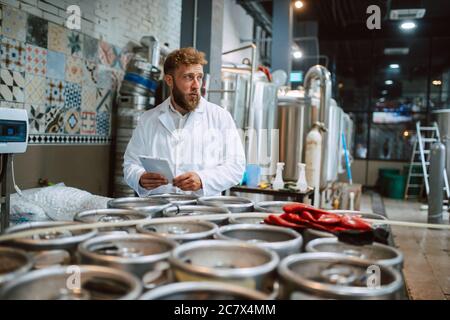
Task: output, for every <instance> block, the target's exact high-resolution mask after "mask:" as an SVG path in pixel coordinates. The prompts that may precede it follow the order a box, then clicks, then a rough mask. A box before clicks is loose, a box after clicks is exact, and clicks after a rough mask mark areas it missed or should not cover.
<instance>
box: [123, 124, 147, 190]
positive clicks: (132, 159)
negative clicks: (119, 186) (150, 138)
mask: <svg viewBox="0 0 450 320" xmlns="http://www.w3.org/2000/svg"><path fill="white" fill-rule="evenodd" d="M144 133H145V128H144V124H143V119H142V118H141V119H140V120H139V122H138V125H137V127H136V129H134V131H133V135H132V137H131V139H130V142H129V143H128V146H127V149H126V151H125V154H124V161H123V176H124V179H125V182H126V183H127V184H128V185H129V186H130V187H131V188H132V189H133V190H134V191H136V192H137V194H138V195H139V196H140V197H145V196H147V195H149V194H150V190H147V189H145V188H142V187H141V185H140V184H139V179H140V177H141V175H142V174H143V173H145V169H144V167H143V166H142V164H141V161H140V160H139V155H142V154H145V146H146V141H145V134H144Z"/></svg>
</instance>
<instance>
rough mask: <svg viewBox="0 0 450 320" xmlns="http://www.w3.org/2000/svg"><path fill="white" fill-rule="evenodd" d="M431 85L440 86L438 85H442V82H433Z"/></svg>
mask: <svg viewBox="0 0 450 320" xmlns="http://www.w3.org/2000/svg"><path fill="white" fill-rule="evenodd" d="M432 84H433V86H440V85H442V81H441V80H433V82H432Z"/></svg>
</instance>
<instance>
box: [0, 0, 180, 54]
mask: <svg viewBox="0 0 450 320" xmlns="http://www.w3.org/2000/svg"><path fill="white" fill-rule="evenodd" d="M181 1H182V0H0V3H3V4H6V5H9V6H11V7H14V8H17V9H20V10H23V11H25V12H27V13H29V14H32V15H35V16H38V17H41V18H44V19H46V20H48V21H51V22H54V23H56V24H60V25H63V24H64V22H65V19H66V17H67V13H66V8H67V7H68V6H70V5H78V6H79V7H80V9H81V13H82V22H81V32H82V33H85V34H87V35H89V36H92V37H94V38H97V39H102V40H104V41H107V42H109V43H111V44H114V45H116V46H119V47H122V46H125V45H126V44H127V43H128V41H134V42H138V41H139V39H140V38H141V37H142V36H143V35H155V36H157V37H158V39H159V40H160V41H161V42H162V43H166V42H167V43H168V44H169V48H171V49H174V48H177V47H178V46H179V42H180V21H181Z"/></svg>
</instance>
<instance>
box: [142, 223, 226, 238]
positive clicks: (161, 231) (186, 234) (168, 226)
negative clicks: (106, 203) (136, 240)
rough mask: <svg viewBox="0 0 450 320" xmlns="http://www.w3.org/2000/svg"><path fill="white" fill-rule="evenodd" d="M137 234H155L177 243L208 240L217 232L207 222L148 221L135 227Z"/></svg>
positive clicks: (211, 224) (212, 225)
mask: <svg viewBox="0 0 450 320" xmlns="http://www.w3.org/2000/svg"><path fill="white" fill-rule="evenodd" d="M136 229H137V231H138V232H139V233H144V234H157V235H160V236H162V237H165V238H169V239H172V240H174V241H177V242H179V243H183V242H188V241H196V240H203V239H210V238H212V237H213V235H214V234H215V233H216V232H217V230H218V227H217V225H216V224H214V223H212V222H209V221H183V222H181V221H180V222H161V221H149V222H148V223H145V224H140V225H138V226H137V227H136Z"/></svg>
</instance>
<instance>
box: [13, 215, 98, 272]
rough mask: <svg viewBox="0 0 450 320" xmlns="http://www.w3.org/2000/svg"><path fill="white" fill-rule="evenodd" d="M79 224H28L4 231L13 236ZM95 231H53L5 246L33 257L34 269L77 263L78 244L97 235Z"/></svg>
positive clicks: (47, 222) (60, 222)
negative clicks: (16, 248) (24, 232)
mask: <svg viewBox="0 0 450 320" xmlns="http://www.w3.org/2000/svg"><path fill="white" fill-rule="evenodd" d="M79 224H80V223H79V222H67V221H64V222H62V221H50V222H49V221H45V222H29V223H23V224H19V225H15V226H13V227H11V228H9V229H7V230H6V231H5V233H7V234H13V233H17V232H21V231H30V230H33V229H41V228H57V227H64V226H71V225H79ZM97 233H98V232H97V230H92V229H84V230H73V231H68V230H65V231H53V230H49V231H46V232H43V233H39V234H35V235H33V236H31V237H26V238H19V239H14V240H11V241H7V242H6V244H7V245H10V246H13V247H18V248H21V249H23V250H25V251H27V252H30V254H32V255H33V257H34V259H35V260H36V262H35V268H44V267H47V266H50V265H65V264H70V263H76V262H77V255H76V249H77V246H78V244H79V243H81V242H83V241H85V240H87V239H90V238H92V237H94V236H96V235H97Z"/></svg>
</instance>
